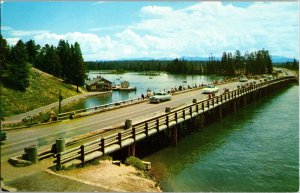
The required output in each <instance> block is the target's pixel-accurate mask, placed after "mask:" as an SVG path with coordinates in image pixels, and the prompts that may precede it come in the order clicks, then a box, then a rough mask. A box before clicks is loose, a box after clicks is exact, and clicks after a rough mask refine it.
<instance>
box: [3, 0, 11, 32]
mask: <svg viewBox="0 0 300 193" xmlns="http://www.w3.org/2000/svg"><path fill="white" fill-rule="evenodd" d="M1 2H2V1H1ZM9 30H12V28H11V27H9V26H1V31H9Z"/></svg>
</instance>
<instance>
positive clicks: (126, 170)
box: [1, 158, 161, 192]
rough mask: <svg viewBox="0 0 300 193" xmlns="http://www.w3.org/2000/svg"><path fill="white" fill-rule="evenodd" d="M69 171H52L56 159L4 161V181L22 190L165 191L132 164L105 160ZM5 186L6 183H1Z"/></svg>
mask: <svg viewBox="0 0 300 193" xmlns="http://www.w3.org/2000/svg"><path fill="white" fill-rule="evenodd" d="M95 162H96V161H94V162H93V164H94V165H92V164H90V165H86V166H85V167H82V168H76V169H75V168H74V169H71V170H67V171H52V170H50V169H49V168H50V167H51V166H52V165H53V159H52V158H49V159H45V160H42V161H40V162H38V163H37V164H34V165H31V166H27V167H14V166H12V165H10V164H9V163H8V162H3V161H2V162H1V171H2V173H1V177H2V178H3V181H2V180H1V184H2V185H3V186H4V187H3V188H6V187H8V189H7V190H14V191H18V192H95V191H96V192H161V189H160V187H159V186H158V184H157V182H155V180H153V178H151V177H150V176H149V175H147V174H146V173H144V172H142V171H139V170H137V169H135V168H134V167H132V166H125V165H124V164H121V165H120V166H118V165H114V164H112V161H111V160H102V161H100V162H99V163H95ZM1 188H2V186H1Z"/></svg>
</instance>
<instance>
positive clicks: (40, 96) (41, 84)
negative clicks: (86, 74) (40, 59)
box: [1, 68, 79, 117]
mask: <svg viewBox="0 0 300 193" xmlns="http://www.w3.org/2000/svg"><path fill="white" fill-rule="evenodd" d="M29 82H30V86H29V87H28V88H27V89H26V91H25V92H22V91H18V90H13V89H10V88H6V87H4V86H3V85H1V103H2V112H3V116H4V117H8V116H12V115H16V114H20V113H24V112H27V111H30V110H33V109H36V108H39V107H42V106H45V105H48V104H51V103H53V102H57V101H58V94H59V90H61V92H62V96H63V98H68V97H71V96H75V95H78V94H79V93H77V92H76V87H74V86H73V85H70V84H65V83H63V81H62V80H61V79H58V78H56V77H54V76H52V75H49V74H47V73H44V72H42V71H40V70H38V69H35V68H31V69H30V76H29Z"/></svg>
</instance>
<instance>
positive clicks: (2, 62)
mask: <svg viewBox="0 0 300 193" xmlns="http://www.w3.org/2000/svg"><path fill="white" fill-rule="evenodd" d="M8 55H9V46H8V44H7V42H6V40H5V39H4V38H3V37H2V35H1V34H0V81H1V82H2V81H3V73H4V71H5V70H6V63H7V60H8Z"/></svg>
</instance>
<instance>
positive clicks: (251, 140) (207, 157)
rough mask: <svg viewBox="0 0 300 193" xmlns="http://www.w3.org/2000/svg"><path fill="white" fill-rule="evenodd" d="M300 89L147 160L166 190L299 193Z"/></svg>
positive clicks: (277, 96) (251, 106)
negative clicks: (279, 192) (278, 192)
mask: <svg viewBox="0 0 300 193" xmlns="http://www.w3.org/2000/svg"><path fill="white" fill-rule="evenodd" d="M298 136H299V85H292V86H289V87H288V88H285V89H283V90H280V91H277V92H276V93H272V94H271V95H270V96H268V97H265V98H263V99H261V100H259V101H256V102H255V103H252V104H249V105H248V106H247V107H246V108H241V109H239V110H238V111H237V113H236V114H232V115H228V116H226V117H224V118H223V120H222V121H219V122H215V123H213V124H210V125H207V126H206V127H205V128H204V129H203V130H202V131H196V132H194V133H192V134H190V135H188V136H186V137H185V138H183V139H181V140H180V141H179V142H178V144H177V146H169V147H167V148H164V149H162V150H160V151H159V152H156V153H154V154H151V155H150V156H148V157H145V158H143V160H147V161H151V162H152V174H153V175H154V176H155V177H156V178H157V179H158V180H159V182H160V186H161V187H162V189H163V190H164V191H174V192H179V191H189V192H192V191H197V192H217V191H221V192H233V191H239V192H243V191H247V192H251V191H254V192H264V191H267V192H270V191H284V192H286V191H287V192H297V191H298V187H299V172H298V170H299V167H298V166H299V137H298Z"/></svg>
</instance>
